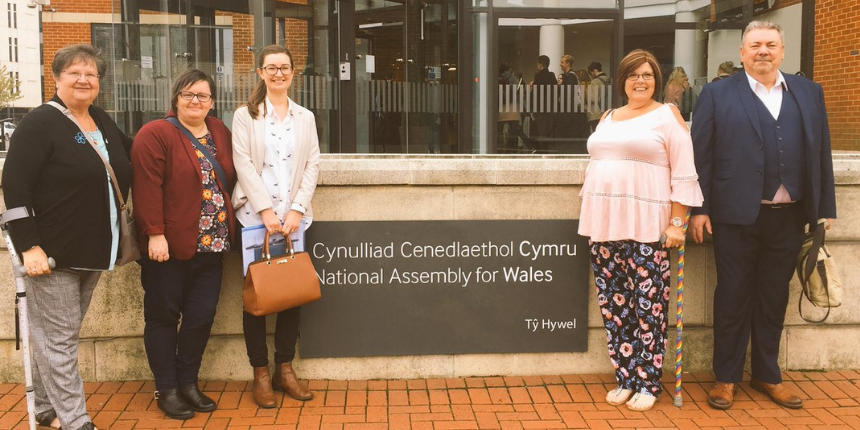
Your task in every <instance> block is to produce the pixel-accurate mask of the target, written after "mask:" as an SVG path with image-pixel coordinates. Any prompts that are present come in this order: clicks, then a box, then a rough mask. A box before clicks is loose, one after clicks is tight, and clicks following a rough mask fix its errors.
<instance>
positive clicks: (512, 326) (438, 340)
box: [300, 220, 590, 358]
mask: <svg viewBox="0 0 860 430" xmlns="http://www.w3.org/2000/svg"><path fill="white" fill-rule="evenodd" d="M577 227H578V221H576V220H523V221H507V220H505V221H366V222H314V223H313V226H312V227H311V228H310V229H308V232H307V246H306V250H307V251H308V252H309V253H310V255H311V258H312V260H313V263H314V266H315V268H316V271H317V274H318V275H319V278H320V281H321V288H322V299H321V300H319V301H317V302H315V303H311V304H309V305H306V306H304V307H303V308H302V327H301V339H300V342H301V355H302V357H308V358H310V357H351V356H383V355H432V354H468V353H512V352H572V351H575V352H580V351H586V350H587V338H588V321H587V310H588V307H589V305H590V304H589V303H588V270H590V269H589V265H588V264H589V252H588V242H587V239H586V238H584V237H581V236H579V235H577V234H576V230H577Z"/></svg>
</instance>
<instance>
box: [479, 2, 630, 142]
mask: <svg viewBox="0 0 860 430" xmlns="http://www.w3.org/2000/svg"><path fill="white" fill-rule="evenodd" d="M614 22H615V21H614V20H612V19H575V18H570V19H557V18H553V19H546V18H516V17H500V18H499V19H498V22H497V38H498V39H497V40H498V43H497V52H496V55H495V57H496V59H497V63H496V64H497V65H498V68H497V69H496V71H495V72H496V76H495V84H494V88H493V89H494V93H495V94H496V95H497V97H495V98H494V100H493V101H492V105H493V106H492V108H493V109H492V111H493V112H494V113H495V119H496V121H495V129H496V134H495V135H496V140H495V145H496V151H497V152H498V153H550V154H551V153H558V154H584V153H586V152H587V151H586V141H587V140H588V136H589V135H590V134H591V132H592V129H593V126H594V125H595V121H596V120H597V119H599V118H600V114H601V113H602V112H604V111H605V110H606V109H608V108H610V107H611V101H612V98H613V97H612V94H613V93H612V87H613V85H612V81H611V80H610V79H609V77H610V76H611V73H610V71H611V70H612V69H613V66H614V65H613V56H612V53H613V39H614V37H613V34H614V30H615V24H614Z"/></svg>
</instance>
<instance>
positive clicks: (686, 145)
mask: <svg viewBox="0 0 860 430" xmlns="http://www.w3.org/2000/svg"><path fill="white" fill-rule="evenodd" d="M588 153H589V154H590V155H591V161H590V162H589V163H588V168H587V169H586V172H585V182H584V183H583V184H582V190H581V191H580V193H579V196H580V197H581V198H582V211H581V212H580V217H579V234H581V235H583V236H588V237H589V238H590V239H591V240H592V241H594V242H607V241H615V240H634V241H637V242H641V243H653V242H657V241H659V240H660V234H661V233H662V232H663V230H665V229H666V227H668V226H669V218H670V216H671V212H672V202H677V203H680V204H682V205H685V206H696V207H697V206H701V205H702V201H703V200H704V199H703V197H702V190H701V188H700V187H699V181H698V179H699V176H698V175H697V174H696V166H695V164H694V162H693V142H692V140H691V139H690V132H689V131H688V130H687V128H686V127H684V126H682V125H681V124H680V123H678V120H677V119H676V118H675V115H674V114H673V112H672V110H671V107H670V106H669V105H668V104H665V105H663V106H660V107H659V108H657V109H654V110H653V111H651V112H648V113H646V114H644V115H641V116H639V117H636V118H631V119H629V120H625V121H615V120H613V118H612V113H610V114H609V115H608V116H607V117H606V119H605V120H604V121H603V122H602V123H601V124H600V125H599V126H598V127H597V130H596V131H595V132H594V133H593V134H592V135H591V137H589V139H588Z"/></svg>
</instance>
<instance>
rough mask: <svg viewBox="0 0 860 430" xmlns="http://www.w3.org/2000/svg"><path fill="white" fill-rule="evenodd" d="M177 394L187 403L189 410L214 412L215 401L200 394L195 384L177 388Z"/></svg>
mask: <svg viewBox="0 0 860 430" xmlns="http://www.w3.org/2000/svg"><path fill="white" fill-rule="evenodd" d="M179 394H181V395H182V398H183V399H185V401H186V402H188V405H189V406H191V409H194V410H195V411H197V412H212V411H214V410H215V407H216V405H215V401H214V400H212V399H210V398H209V397H207V396H206V395H205V394H203V393H201V392H200V389H199V388H197V383H194V384H188V385H183V386H181V387H179Z"/></svg>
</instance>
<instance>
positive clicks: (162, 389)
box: [131, 69, 236, 420]
mask: <svg viewBox="0 0 860 430" xmlns="http://www.w3.org/2000/svg"><path fill="white" fill-rule="evenodd" d="M214 94H215V82H214V81H213V80H212V78H211V77H209V76H208V75H207V74H206V73H204V72H202V71H200V70H196V69H189V70H186V71H184V72H182V73H181V74H179V76H177V77H176V79H175V80H174V81H173V85H172V86H171V98H170V104H171V106H170V107H171V110H170V112H168V114H167V118H165V119H160V120H155V121H150V122H148V123H146V125H144V126H143V128H141V129H140V131H139V132H138V133H137V136H136V137H135V139H134V147H133V148H132V151H131V162H132V166H133V167H134V183H133V186H132V190H133V195H134V203H135V206H134V207H135V216H136V218H135V221H136V222H137V228H138V233H139V234H140V238H141V241H140V244H141V249H142V250H144V251H145V252H144V257H143V258H141V260H140V282H141V284H142V285H143V291H144V298H143V315H144V318H145V321H146V324H145V325H144V329H143V343H144V347H145V348H146V356H147V358H148V360H149V368H150V369H151V370H152V375H153V377H154V378H155V389H156V390H157V391H156V398H157V405H158V408H159V409H161V410H162V411H164V414H165V415H167V416H168V417H170V418H174V419H179V420H186V419H189V418H192V417H193V416H194V413H195V411H196V412H211V411H214V410H215V409H216V404H215V402H214V401H213V400H212V399H210V398H209V397H208V396H206V395H205V394H203V393H202V392H200V389H199V388H198V384H197V374H198V372H199V370H200V364H201V362H202V360H203V352H204V351H205V349H206V344H207V343H208V341H209V333H210V331H211V329H212V323H213V322H214V320H215V307H216V306H217V305H218V298H219V296H220V294H221V271H222V265H223V264H222V258H223V256H224V254H225V253H226V252H227V251H229V250H230V249H231V248H232V245H233V244H232V242H231V238H232V236H233V233H234V218H233V207H232V204H231V202H230V189H231V187H232V185H233V184H234V183H235V181H236V172H235V170H234V169H233V149H232V139H231V136H230V130H228V129H227V126H225V125H224V123H223V122H221V120H219V119H217V118H215V117H213V116H209V111H210V110H211V109H212V106H213V105H214V104H215V95H214ZM192 139H194V140H192ZM180 321H181V324H180Z"/></svg>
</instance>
